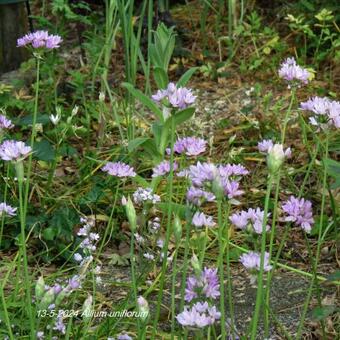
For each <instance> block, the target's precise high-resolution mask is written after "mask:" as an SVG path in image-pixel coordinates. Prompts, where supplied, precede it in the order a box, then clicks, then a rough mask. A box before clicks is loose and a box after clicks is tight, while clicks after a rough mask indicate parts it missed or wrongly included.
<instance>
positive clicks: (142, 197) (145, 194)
mask: <svg viewBox="0 0 340 340" xmlns="http://www.w3.org/2000/svg"><path fill="white" fill-rule="evenodd" d="M132 197H133V201H134V202H135V203H136V204H139V205H141V204H143V203H146V202H151V203H152V204H156V203H157V202H160V201H161V198H160V197H159V196H158V195H156V194H153V193H152V189H151V188H146V189H144V188H138V189H137V190H136V191H135V192H134V193H133V195H132Z"/></svg>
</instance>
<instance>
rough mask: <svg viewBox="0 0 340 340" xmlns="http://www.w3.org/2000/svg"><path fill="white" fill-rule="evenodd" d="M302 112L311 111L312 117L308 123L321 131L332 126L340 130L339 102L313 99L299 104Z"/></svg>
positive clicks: (325, 98) (324, 98)
mask: <svg viewBox="0 0 340 340" xmlns="http://www.w3.org/2000/svg"><path fill="white" fill-rule="evenodd" d="M300 108H301V109H302V110H306V111H311V112H313V113H314V116H312V117H310V118H309V122H310V123H311V124H312V125H314V126H317V127H319V128H321V129H323V130H325V129H327V128H330V127H332V126H334V127H335V128H337V129H338V128H340V102H338V101H335V100H330V99H329V98H327V97H323V98H320V97H313V98H310V99H309V100H308V101H306V102H302V103H301V104H300Z"/></svg>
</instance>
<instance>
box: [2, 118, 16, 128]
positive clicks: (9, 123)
mask: <svg viewBox="0 0 340 340" xmlns="http://www.w3.org/2000/svg"><path fill="white" fill-rule="evenodd" d="M12 127H14V125H13V124H12V121H11V120H10V119H8V118H6V116H4V115H0V130H1V129H11V128H12Z"/></svg>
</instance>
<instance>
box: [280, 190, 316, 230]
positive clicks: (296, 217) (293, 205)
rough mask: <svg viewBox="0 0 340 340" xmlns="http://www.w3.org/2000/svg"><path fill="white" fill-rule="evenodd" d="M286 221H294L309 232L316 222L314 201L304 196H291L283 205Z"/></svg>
mask: <svg viewBox="0 0 340 340" xmlns="http://www.w3.org/2000/svg"><path fill="white" fill-rule="evenodd" d="M282 210H283V211H284V212H285V214H286V217H285V219H284V220H285V221H286V222H294V223H295V224H296V225H297V226H299V227H301V228H302V229H303V230H304V231H306V232H307V233H310V231H311V229H312V225H313V224H314V219H313V211H312V203H311V202H310V201H308V200H305V199H304V198H301V199H299V198H296V197H294V196H291V197H290V198H289V199H288V200H287V201H286V202H285V203H284V204H283V205H282Z"/></svg>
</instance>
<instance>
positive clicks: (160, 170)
mask: <svg viewBox="0 0 340 340" xmlns="http://www.w3.org/2000/svg"><path fill="white" fill-rule="evenodd" d="M177 169H178V164H177V162H174V164H173V170H174V171H176V170H177ZM152 171H153V174H152V177H158V176H163V175H166V174H168V173H170V161H163V162H161V163H159V164H158V165H157V166H155V167H154V168H153V169H152Z"/></svg>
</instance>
